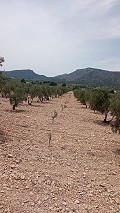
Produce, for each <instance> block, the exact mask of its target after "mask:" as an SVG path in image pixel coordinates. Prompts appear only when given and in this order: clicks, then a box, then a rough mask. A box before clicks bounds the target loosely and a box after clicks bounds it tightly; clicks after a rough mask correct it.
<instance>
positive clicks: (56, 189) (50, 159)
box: [0, 92, 120, 213]
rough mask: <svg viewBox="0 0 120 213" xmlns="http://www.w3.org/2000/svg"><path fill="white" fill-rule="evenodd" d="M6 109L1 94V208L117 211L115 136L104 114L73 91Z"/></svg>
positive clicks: (119, 162) (118, 139) (48, 212)
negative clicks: (87, 107) (89, 105)
mask: <svg viewBox="0 0 120 213" xmlns="http://www.w3.org/2000/svg"><path fill="white" fill-rule="evenodd" d="M11 109H12V107H11V106H10V104H9V100H7V99H2V98H0V121H1V122H0V213H52V212H53V213H56V212H61V213H64V212H65V213H67V212H69V213H72V212H73V213H74V212H76V213H77V212H78V213H98V212H99V213H118V212H120V176H119V175H120V167H119V166H120V135H118V134H115V133H112V131H111V128H110V126H108V125H104V124H103V123H102V122H101V121H102V120H103V115H100V114H99V113H96V114H94V113H93V112H92V111H91V110H90V109H86V108H85V107H84V106H83V105H81V104H80V103H79V102H77V101H76V100H75V98H74V97H73V94H72V92H69V93H68V94H65V95H63V96H62V97H60V98H56V99H53V100H50V101H47V102H44V103H36V102H34V103H33V105H32V106H27V104H26V103H24V104H22V105H21V106H19V107H18V108H17V110H16V111H15V112H13V111H12V110H11ZM54 111H56V112H57V117H56V118H55V119H54V120H53V121H52V115H53V114H54ZM50 135H51V140H50V143H49V139H50Z"/></svg>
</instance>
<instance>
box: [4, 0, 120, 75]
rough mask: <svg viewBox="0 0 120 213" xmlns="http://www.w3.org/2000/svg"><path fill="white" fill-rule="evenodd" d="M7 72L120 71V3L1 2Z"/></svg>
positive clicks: (77, 0) (102, 0)
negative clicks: (91, 68) (86, 69)
mask: <svg viewBox="0 0 120 213" xmlns="http://www.w3.org/2000/svg"><path fill="white" fill-rule="evenodd" d="M0 56H4V58H5V62H4V66H3V67H2V69H5V70H15V69H32V70H34V71H35V72H36V73H38V74H44V75H46V76H56V75H59V74H63V73H70V72H73V71H75V70H76V69H82V68H86V67H94V68H101V69H105V70H110V71H120V0H100V1H99V0H20V1H19V0H4V1H3V0H0Z"/></svg>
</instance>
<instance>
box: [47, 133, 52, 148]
mask: <svg viewBox="0 0 120 213" xmlns="http://www.w3.org/2000/svg"><path fill="white" fill-rule="evenodd" d="M51 139H52V134H51V132H49V133H48V140H49V147H50V144H51Z"/></svg>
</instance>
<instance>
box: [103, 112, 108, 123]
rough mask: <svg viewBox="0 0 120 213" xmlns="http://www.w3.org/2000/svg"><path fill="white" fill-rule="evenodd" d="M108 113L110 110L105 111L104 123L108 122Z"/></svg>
mask: <svg viewBox="0 0 120 213" xmlns="http://www.w3.org/2000/svg"><path fill="white" fill-rule="evenodd" d="M107 115H108V111H106V112H105V118H104V123H107Z"/></svg>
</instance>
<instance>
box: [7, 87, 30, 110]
mask: <svg viewBox="0 0 120 213" xmlns="http://www.w3.org/2000/svg"><path fill="white" fill-rule="evenodd" d="M26 100H27V96H26V94H25V93H24V90H23V89H22V88H20V87H17V88H15V90H14V91H13V92H12V94H11V95H10V104H11V105H13V110H15V108H16V107H17V106H18V105H19V103H22V102H23V101H26Z"/></svg>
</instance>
